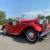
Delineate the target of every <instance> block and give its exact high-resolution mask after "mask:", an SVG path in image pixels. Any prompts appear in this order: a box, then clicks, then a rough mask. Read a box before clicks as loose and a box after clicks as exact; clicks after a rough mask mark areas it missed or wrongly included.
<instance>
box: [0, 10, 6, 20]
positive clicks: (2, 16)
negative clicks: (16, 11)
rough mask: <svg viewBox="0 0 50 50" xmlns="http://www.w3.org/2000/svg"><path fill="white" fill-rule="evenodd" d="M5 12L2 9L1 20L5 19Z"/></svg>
mask: <svg viewBox="0 0 50 50" xmlns="http://www.w3.org/2000/svg"><path fill="white" fill-rule="evenodd" d="M5 16H6V15H5V12H4V11H0V21H4V20H5Z"/></svg>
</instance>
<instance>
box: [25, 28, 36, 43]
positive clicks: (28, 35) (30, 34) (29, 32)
mask: <svg viewBox="0 0 50 50" xmlns="http://www.w3.org/2000/svg"><path fill="white" fill-rule="evenodd" d="M25 39H27V40H28V41H29V42H31V43H34V42H36V41H37V35H36V32H35V31H34V30H32V29H28V30H27V31H26V32H25Z"/></svg>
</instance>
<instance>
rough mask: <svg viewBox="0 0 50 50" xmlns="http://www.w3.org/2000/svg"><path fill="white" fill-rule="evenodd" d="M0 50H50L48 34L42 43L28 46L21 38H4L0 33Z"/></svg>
mask: <svg viewBox="0 0 50 50" xmlns="http://www.w3.org/2000/svg"><path fill="white" fill-rule="evenodd" d="M0 50H50V34H48V36H47V37H46V38H45V39H44V40H43V41H41V42H36V43H35V44H30V43H28V42H27V41H26V40H24V38H22V37H16V36H10V35H7V36H4V35H2V31H0Z"/></svg>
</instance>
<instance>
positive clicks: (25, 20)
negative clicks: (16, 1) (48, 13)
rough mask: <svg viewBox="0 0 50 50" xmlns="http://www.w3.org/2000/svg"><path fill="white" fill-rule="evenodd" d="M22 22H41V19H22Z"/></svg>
mask: <svg viewBox="0 0 50 50" xmlns="http://www.w3.org/2000/svg"><path fill="white" fill-rule="evenodd" d="M20 22H24V23H30V22H39V20H37V19H34V20H27V19H22V20H20Z"/></svg>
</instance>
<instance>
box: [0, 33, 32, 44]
mask: <svg viewBox="0 0 50 50" xmlns="http://www.w3.org/2000/svg"><path fill="white" fill-rule="evenodd" d="M0 35H3V33H0ZM3 36H6V37H10V38H12V40H14V41H16V42H19V43H29V42H28V41H27V40H25V39H24V37H23V36H14V35H3ZM30 44H31V43H30Z"/></svg>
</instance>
